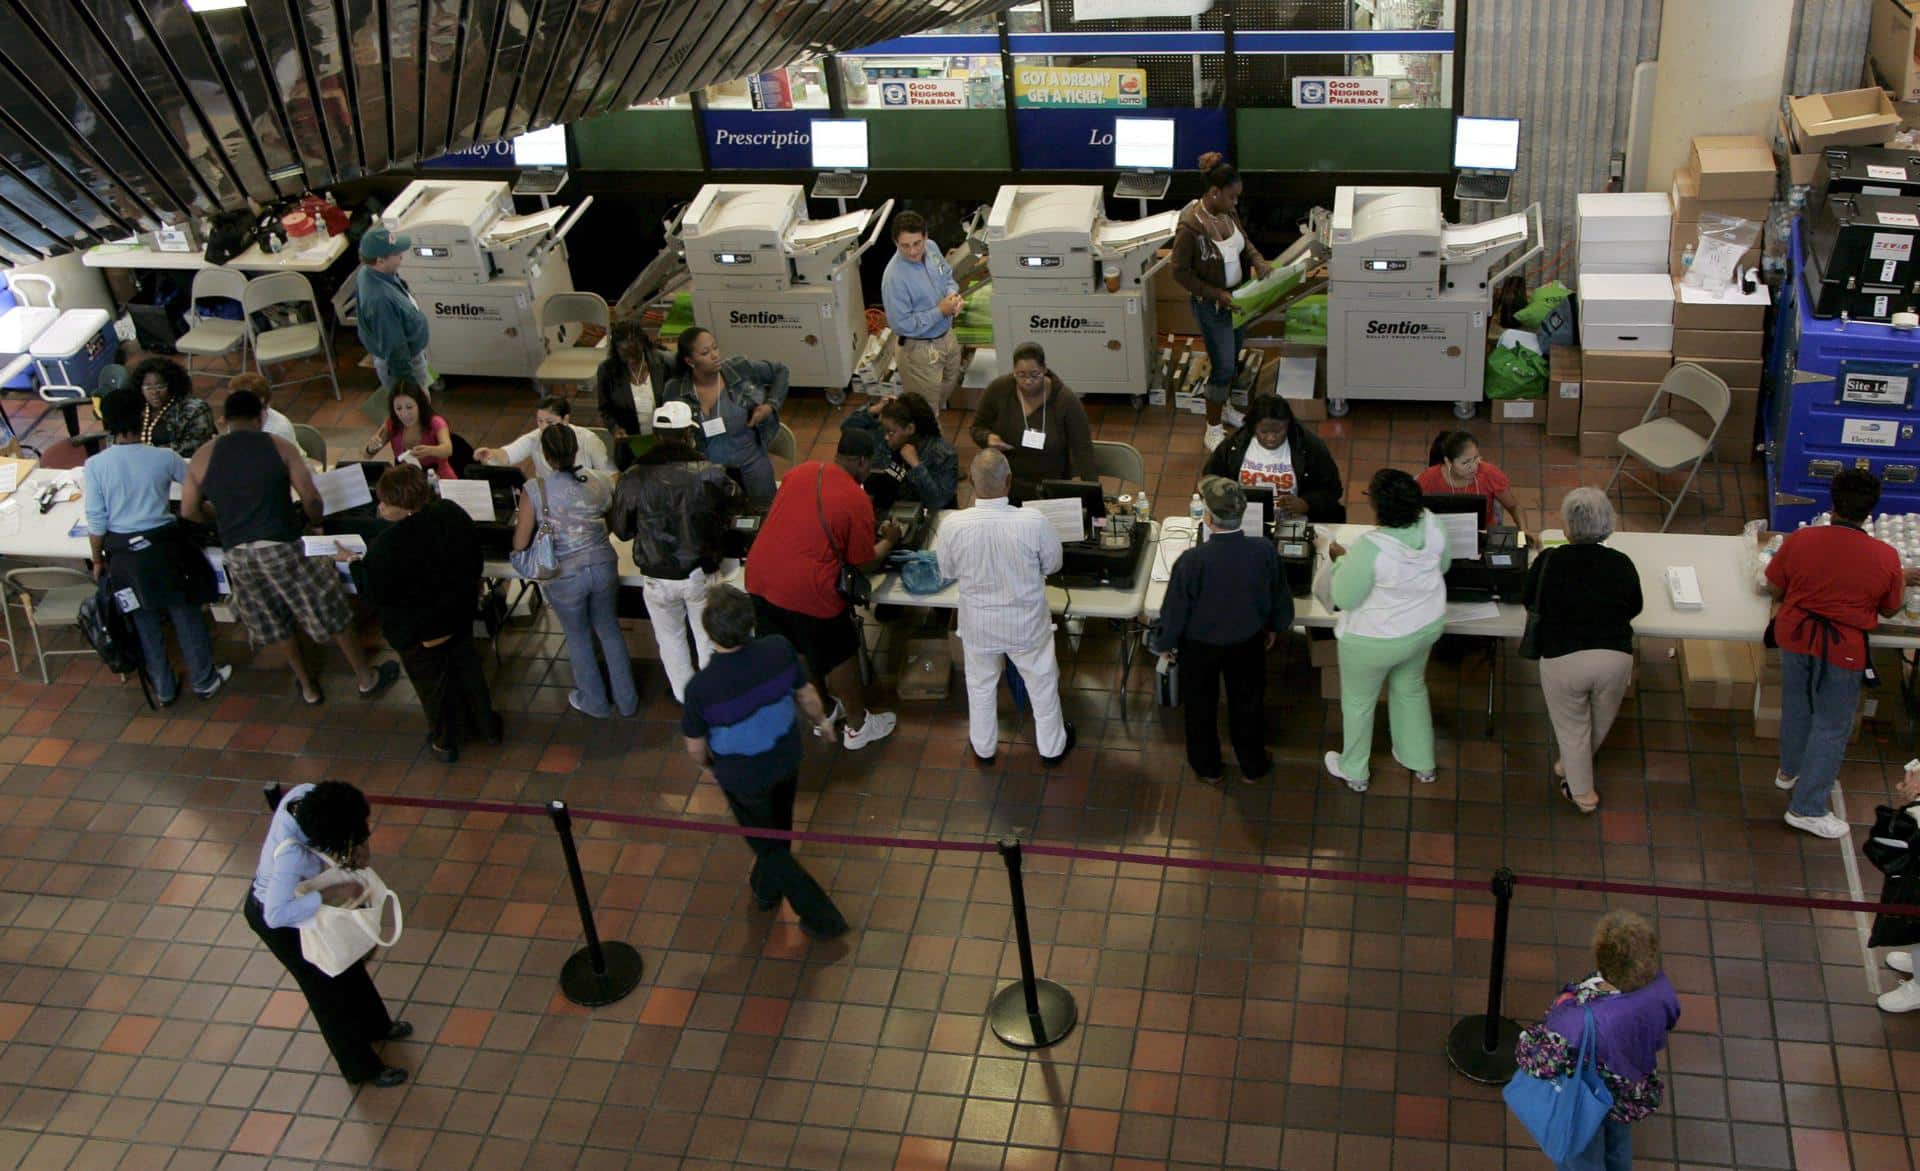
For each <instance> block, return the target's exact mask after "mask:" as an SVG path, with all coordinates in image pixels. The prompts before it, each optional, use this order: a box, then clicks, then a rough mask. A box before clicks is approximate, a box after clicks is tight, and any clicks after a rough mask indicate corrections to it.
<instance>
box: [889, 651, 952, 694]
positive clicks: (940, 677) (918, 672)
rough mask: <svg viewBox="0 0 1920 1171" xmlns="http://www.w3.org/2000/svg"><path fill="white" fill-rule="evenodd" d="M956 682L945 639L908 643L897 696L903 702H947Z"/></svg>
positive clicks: (898, 682) (895, 686)
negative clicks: (926, 700) (934, 700)
mask: <svg viewBox="0 0 1920 1171" xmlns="http://www.w3.org/2000/svg"><path fill="white" fill-rule="evenodd" d="M952 679H953V656H952V653H951V651H950V650H949V648H948V645H947V640H946V638H944V637H942V638H912V639H908V640H906V647H905V654H904V655H903V657H902V658H901V662H900V673H899V676H898V678H897V681H896V682H895V684H894V693H895V694H896V695H898V696H899V697H900V698H901V699H945V698H947V690H948V688H949V687H950V686H951V683H952Z"/></svg>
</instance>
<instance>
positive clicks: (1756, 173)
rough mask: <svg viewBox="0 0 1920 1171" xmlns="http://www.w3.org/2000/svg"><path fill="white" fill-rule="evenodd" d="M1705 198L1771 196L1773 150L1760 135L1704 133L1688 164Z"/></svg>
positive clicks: (1696, 144) (1760, 197)
mask: <svg viewBox="0 0 1920 1171" xmlns="http://www.w3.org/2000/svg"><path fill="white" fill-rule="evenodd" d="M1687 169H1688V170H1689V171H1691V172H1692V174H1693V176H1694V180H1695V183H1696V184H1697V185H1698V187H1699V190H1700V198H1702V199H1772V198H1773V190H1774V166H1773V149H1772V148H1771V147H1769V146H1768V145H1767V142H1766V140H1765V139H1763V138H1761V137H1760V136H1759V135H1757V134H1702V135H1699V136H1697V137H1695V138H1694V140H1693V149H1692V157H1691V159H1690V160H1689V162H1688V164H1687Z"/></svg>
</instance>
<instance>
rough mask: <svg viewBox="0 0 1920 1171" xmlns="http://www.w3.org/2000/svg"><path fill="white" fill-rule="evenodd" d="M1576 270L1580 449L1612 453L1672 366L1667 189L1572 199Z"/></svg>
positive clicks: (1670, 214) (1670, 208)
mask: <svg viewBox="0 0 1920 1171" xmlns="http://www.w3.org/2000/svg"><path fill="white" fill-rule="evenodd" d="M1575 206H1576V210H1577V211H1578V213H1579V217H1580V223H1579V256H1578V266H1579V268H1578V271H1579V273H1580V276H1579V282H1580V288H1579V293H1580V301H1579V305H1580V345H1581V348H1582V351H1583V352H1582V355H1581V363H1580V364H1581V367H1582V374H1583V375H1584V377H1583V378H1582V379H1581V381H1580V388H1581V390H1580V394H1581V403H1580V426H1579V435H1580V454H1582V455H1599V456H1607V455H1613V454H1615V453H1616V452H1617V450H1618V448H1617V447H1616V445H1615V444H1614V437H1615V436H1617V435H1619V434H1620V432H1622V431H1624V430H1627V429H1628V428H1630V427H1633V426H1636V425H1638V424H1639V422H1640V419H1641V416H1643V415H1644V414H1645V413H1646V410H1647V403H1648V402H1649V401H1650V400H1651V399H1652V397H1653V394H1654V390H1655V388H1656V387H1658V385H1659V383H1660V380H1661V379H1662V378H1664V377H1665V376H1666V372H1667V368H1668V367H1670V366H1671V365H1672V364H1673V358H1672V349H1673V296H1672V290H1671V288H1668V289H1667V290H1666V291H1667V295H1666V296H1665V297H1664V298H1663V297H1661V296H1660V292H1661V287H1662V286H1663V285H1665V284H1666V279H1667V275H1666V274H1667V252H1668V249H1669V247H1670V245H1671V243H1672V239H1671V237H1672V231H1673V206H1672V204H1671V203H1670V202H1669V201H1668V199H1667V195H1666V193H1665V192H1664V191H1632V192H1614V191H1608V192H1592V193H1589V194H1585V195H1581V196H1579V197H1577V199H1576V201H1575Z"/></svg>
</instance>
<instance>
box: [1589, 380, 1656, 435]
mask: <svg viewBox="0 0 1920 1171" xmlns="http://www.w3.org/2000/svg"><path fill="white" fill-rule="evenodd" d="M1659 390H1660V384H1659V383H1658V382H1612V381H1608V380H1606V379H1600V378H1589V379H1587V380H1586V381H1585V382H1584V383H1582V384H1581V387H1580V414H1581V416H1582V417H1583V418H1584V417H1585V416H1586V415H1587V413H1588V412H1590V411H1622V410H1629V411H1632V412H1633V421H1634V422H1635V423H1638V422H1639V421H1640V416H1641V415H1643V414H1645V413H1646V410H1647V404H1648V403H1650V402H1652V401H1653V396H1654V395H1655V394H1656V393H1658V392H1659ZM1629 425H1631V424H1629ZM1581 429H1582V430H1586V431H1604V430H1606V428H1605V427H1602V426H1599V425H1597V424H1594V423H1582V424H1581Z"/></svg>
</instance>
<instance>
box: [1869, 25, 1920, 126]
mask: <svg viewBox="0 0 1920 1171" xmlns="http://www.w3.org/2000/svg"><path fill="white" fill-rule="evenodd" d="M1867 55H1868V56H1869V57H1871V58H1872V60H1873V67H1874V70H1875V71H1876V72H1878V73H1879V75H1880V80H1881V82H1882V83H1883V84H1885V85H1886V86H1888V87H1889V88H1891V89H1892V90H1893V98H1894V100H1895V101H1898V102H1916V101H1920V44H1916V43H1915V39H1914V13H1913V10H1912V9H1910V8H1908V7H1907V6H1906V5H1905V4H1902V3H1899V2H1898V0H1873V19H1872V22H1871V23H1870V24H1869V25H1868V26H1867Z"/></svg>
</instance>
